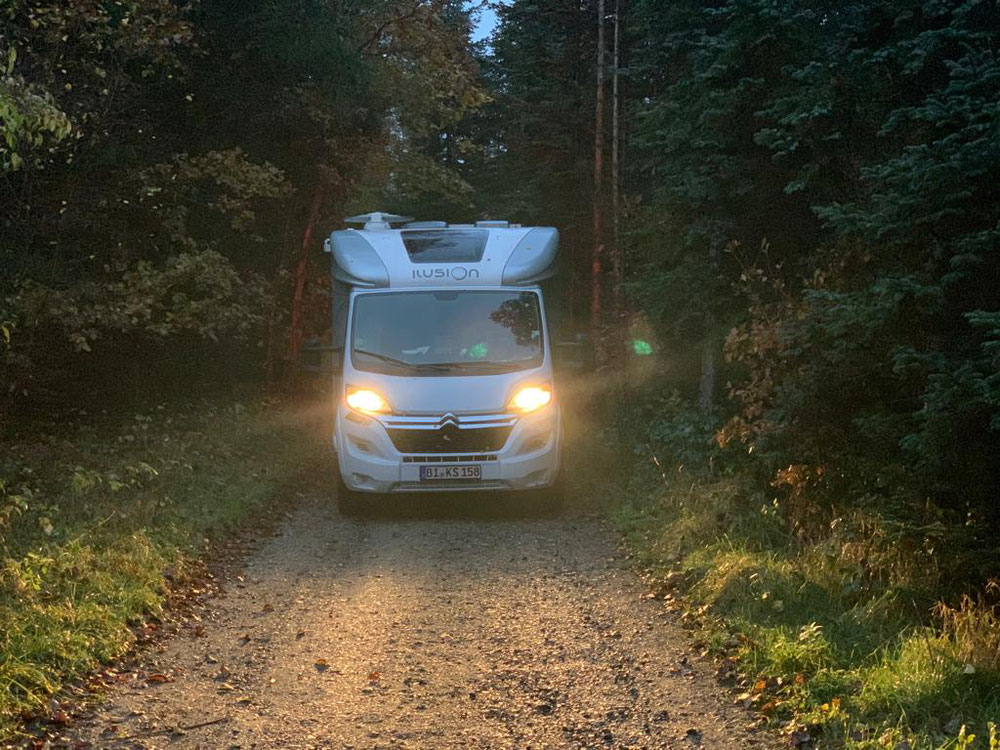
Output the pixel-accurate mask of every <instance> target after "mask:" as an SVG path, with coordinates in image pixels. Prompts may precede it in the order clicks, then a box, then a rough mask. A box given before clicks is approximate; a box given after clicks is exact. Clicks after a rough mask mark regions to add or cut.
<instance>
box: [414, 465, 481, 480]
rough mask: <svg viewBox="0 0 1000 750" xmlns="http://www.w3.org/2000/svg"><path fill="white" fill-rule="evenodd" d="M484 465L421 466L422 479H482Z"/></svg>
mask: <svg viewBox="0 0 1000 750" xmlns="http://www.w3.org/2000/svg"><path fill="white" fill-rule="evenodd" d="M482 478H483V467H482V466H421V467H420V481H421V482H424V481H435V480H440V479H482Z"/></svg>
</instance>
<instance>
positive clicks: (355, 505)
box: [334, 466, 367, 516]
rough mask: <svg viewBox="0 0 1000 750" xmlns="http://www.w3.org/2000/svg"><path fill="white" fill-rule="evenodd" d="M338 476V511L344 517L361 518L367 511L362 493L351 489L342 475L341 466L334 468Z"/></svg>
mask: <svg viewBox="0 0 1000 750" xmlns="http://www.w3.org/2000/svg"><path fill="white" fill-rule="evenodd" d="M334 471H335V472H336V475H337V510H339V511H340V513H341V515H344V516H360V515H362V514H363V513H364V512H365V510H366V509H367V505H366V504H365V501H364V499H363V498H362V496H361V493H360V492H357V491H355V490H352V489H350V488H349V487H348V486H347V485H346V484H345V483H344V478H343V477H342V476H341V475H340V466H336V467H334Z"/></svg>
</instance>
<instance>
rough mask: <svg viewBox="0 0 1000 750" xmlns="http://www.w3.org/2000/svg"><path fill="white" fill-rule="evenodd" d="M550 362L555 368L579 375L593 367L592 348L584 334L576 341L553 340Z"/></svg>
mask: <svg viewBox="0 0 1000 750" xmlns="http://www.w3.org/2000/svg"><path fill="white" fill-rule="evenodd" d="M552 364H553V365H554V367H555V369H556V370H560V371H563V372H570V373H574V374H577V375H581V374H583V373H585V372H591V371H592V370H593V369H594V349H593V347H592V346H591V345H590V342H589V341H588V340H587V339H586V337H585V336H578V337H577V340H576V341H555V342H553V344H552Z"/></svg>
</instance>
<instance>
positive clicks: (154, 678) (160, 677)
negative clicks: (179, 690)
mask: <svg viewBox="0 0 1000 750" xmlns="http://www.w3.org/2000/svg"><path fill="white" fill-rule="evenodd" d="M146 682H157V683H163V682H173V680H172V679H171V678H170V677H167V675H165V674H161V673H160V672H154V673H153V674H150V675H146Z"/></svg>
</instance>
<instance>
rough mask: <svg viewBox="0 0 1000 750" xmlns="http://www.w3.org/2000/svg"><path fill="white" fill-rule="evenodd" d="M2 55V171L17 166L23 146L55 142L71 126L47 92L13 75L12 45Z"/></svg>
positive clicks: (14, 52) (14, 56)
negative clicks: (4, 54)
mask: <svg viewBox="0 0 1000 750" xmlns="http://www.w3.org/2000/svg"><path fill="white" fill-rule="evenodd" d="M2 51H3V50H2V48H0V52H2ZM6 58H7V60H6V67H5V68H3V69H0V169H2V170H4V171H8V170H15V169H20V168H21V167H22V166H23V165H24V152H25V150H26V149H27V150H37V149H41V148H42V147H44V146H45V145H46V144H47V143H58V142H59V141H61V140H63V139H65V138H66V137H68V136H69V135H70V133H71V132H72V129H73V126H72V124H71V123H70V121H69V118H68V117H67V116H66V113H65V112H63V111H62V110H61V109H59V107H58V106H57V105H56V103H55V101H54V100H53V98H52V96H51V94H49V93H48V92H47V91H46V90H45V89H44V88H43V87H41V86H37V85H31V84H28V83H26V82H25V80H24V78H22V77H20V76H16V75H15V74H14V67H15V64H16V62H17V49H16V48H15V47H11V48H10V49H9V50H8V51H7V55H6Z"/></svg>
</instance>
